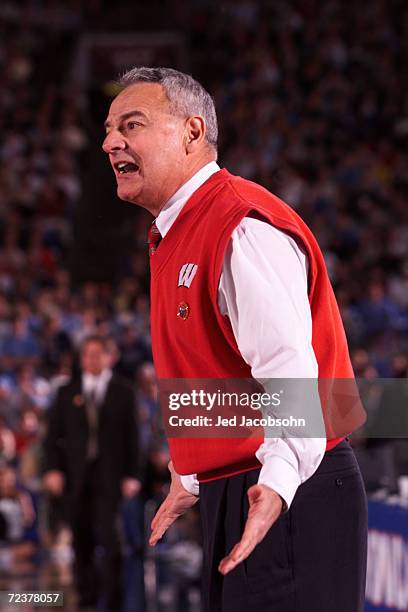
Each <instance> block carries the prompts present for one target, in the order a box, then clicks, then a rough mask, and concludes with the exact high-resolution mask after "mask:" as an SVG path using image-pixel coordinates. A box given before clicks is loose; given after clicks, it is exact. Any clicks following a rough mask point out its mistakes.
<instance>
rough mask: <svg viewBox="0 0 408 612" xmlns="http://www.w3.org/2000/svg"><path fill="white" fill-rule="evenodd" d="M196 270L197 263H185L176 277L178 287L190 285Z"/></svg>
mask: <svg viewBox="0 0 408 612" xmlns="http://www.w3.org/2000/svg"><path fill="white" fill-rule="evenodd" d="M197 270H198V266H197V264H193V263H187V264H184V266H182V267H181V270H180V272H179V278H178V287H187V288H188V287H190V285H191V283H192V282H193V278H194V277H195V275H196V272H197Z"/></svg>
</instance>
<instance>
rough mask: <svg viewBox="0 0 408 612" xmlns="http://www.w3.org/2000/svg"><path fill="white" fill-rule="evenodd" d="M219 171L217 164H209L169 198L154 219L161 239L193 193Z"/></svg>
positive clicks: (213, 162)
mask: <svg viewBox="0 0 408 612" xmlns="http://www.w3.org/2000/svg"><path fill="white" fill-rule="evenodd" d="M219 170H220V167H219V165H218V164H217V162H215V161H212V162H209V163H208V164H206V165H205V166H203V167H202V168H201V169H200V170H199V171H198V172H196V173H195V174H194V175H193V176H192V177H191V178H190V179H189V180H188V181H187V182H186V183H184V185H182V186H181V187H180V189H178V190H177V191H176V193H174V194H173V195H172V196H171V198H170V199H169V200H168V201H167V202H166V204H165V205H164V207H163V208H162V209H161V211H160V213H159V214H158V216H157V217H156V226H157V229H158V230H159V232H160V234H161V237H162V238H164V236H165V235H166V234H167V232H168V231H169V230H170V228H171V226H172V225H173V223H174V221H175V220H176V219H177V216H178V214H179V213H180V211H181V209H182V208H183V206H184V204H185V203H186V202H187V200H188V199H189V198H190V197H191V196H192V195H193V193H194V192H195V191H197V189H198V188H199V187H201V185H203V184H204V183H205V181H206V180H208V179H209V178H210V176H212V175H213V174H215V173H216V172H218V171H219Z"/></svg>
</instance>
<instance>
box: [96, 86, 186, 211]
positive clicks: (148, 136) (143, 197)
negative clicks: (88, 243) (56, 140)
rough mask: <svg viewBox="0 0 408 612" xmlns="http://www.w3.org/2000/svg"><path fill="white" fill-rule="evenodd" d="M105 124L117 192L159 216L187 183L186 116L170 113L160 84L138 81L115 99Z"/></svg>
mask: <svg viewBox="0 0 408 612" xmlns="http://www.w3.org/2000/svg"><path fill="white" fill-rule="evenodd" d="M105 126H106V138H105V141H104V143H103V150H104V151H105V153H107V154H108V155H109V160H110V163H111V165H112V168H113V171H114V173H115V177H116V182H117V193H118V196H119V197H120V198H121V199H122V200H126V201H128V202H132V203H134V204H138V205H140V206H143V207H145V208H147V209H148V210H150V211H151V212H153V213H154V214H156V213H157V212H158V211H159V210H160V209H161V207H162V206H163V205H164V204H165V203H166V201H167V200H168V199H169V198H170V197H171V196H172V195H173V193H175V191H177V189H178V188H179V187H180V186H181V185H182V184H183V182H184V181H185V175H186V171H187V169H186V155H185V146H184V145H185V142H186V139H187V132H186V120H185V119H184V118H182V117H177V116H174V115H172V114H171V113H170V109H169V102H168V100H167V97H166V95H165V93H164V91H163V88H162V87H161V85H159V84H158V83H137V84H135V85H131V86H130V87H127V88H126V89H125V90H124V91H122V92H121V93H120V94H119V95H118V96H117V97H116V98H115V100H114V101H113V102H112V104H111V107H110V110H109V115H108V118H107V120H106V122H105Z"/></svg>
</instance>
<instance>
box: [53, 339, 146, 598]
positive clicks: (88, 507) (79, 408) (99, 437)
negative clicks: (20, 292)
mask: <svg viewBox="0 0 408 612" xmlns="http://www.w3.org/2000/svg"><path fill="white" fill-rule="evenodd" d="M80 358H81V359H80V361H81V375H80V376H77V377H74V378H73V379H72V380H71V381H70V382H69V383H68V384H67V385H65V386H63V387H61V388H60V389H59V391H58V394H57V396H56V399H55V402H54V405H53V406H52V408H51V410H50V413H49V423H48V433H47V436H46V440H45V460H46V473H45V474H44V480H43V483H44V488H45V490H46V491H48V492H49V493H50V494H51V495H53V496H63V500H64V504H63V506H64V510H65V515H66V519H67V521H68V523H69V524H70V526H71V529H72V534H73V546H74V552H75V570H74V573H75V581H76V588H77V591H78V596H79V605H80V606H88V605H93V604H95V603H96V601H97V599H98V597H99V596H102V597H103V600H104V605H105V608H106V609H108V610H120V607H121V603H120V600H121V582H120V581H121V571H120V568H121V565H120V564H121V554H120V542H119V537H118V529H117V522H116V518H117V513H118V509H119V505H120V501H121V498H122V497H124V498H130V497H132V496H134V495H136V494H137V493H138V492H139V490H140V482H139V480H138V478H137V475H138V443H137V440H138V435H137V424H136V418H135V399H134V393H133V390H132V388H131V386H130V385H129V384H128V383H127V382H126V381H124V380H122V379H121V378H119V377H117V376H116V375H114V374H113V373H112V370H111V369H110V367H109V366H110V359H109V353H108V351H107V347H106V344H105V341H104V340H103V339H102V338H100V337H97V336H91V337H88V338H87V339H86V340H85V341H84V343H83V345H82V347H81V353H80Z"/></svg>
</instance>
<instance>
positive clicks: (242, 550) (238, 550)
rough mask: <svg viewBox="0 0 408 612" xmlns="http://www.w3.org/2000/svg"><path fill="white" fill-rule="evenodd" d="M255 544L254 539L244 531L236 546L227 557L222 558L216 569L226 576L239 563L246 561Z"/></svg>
mask: <svg viewBox="0 0 408 612" xmlns="http://www.w3.org/2000/svg"><path fill="white" fill-rule="evenodd" d="M256 544H257V541H256V538H255V537H253V535H250V534H249V533H248V532H247V531H246V530H245V531H244V534H243V536H242V538H241V540H240V541H239V542H238V544H235V546H234V548H233V549H232V550H231V552H230V553H229V555H227V556H226V557H224V559H222V561H221V562H220V564H219V566H218V569H219V571H220V572H221V574H224V575H225V574H228V572H230V571H231V570H233V569H234V568H235V567H236V566H237V565H238V564H239V563H241V562H242V561H244V560H245V559H247V558H248V557H249V555H250V554H251V552H252V551H253V550H254V548H255V546H256Z"/></svg>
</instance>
